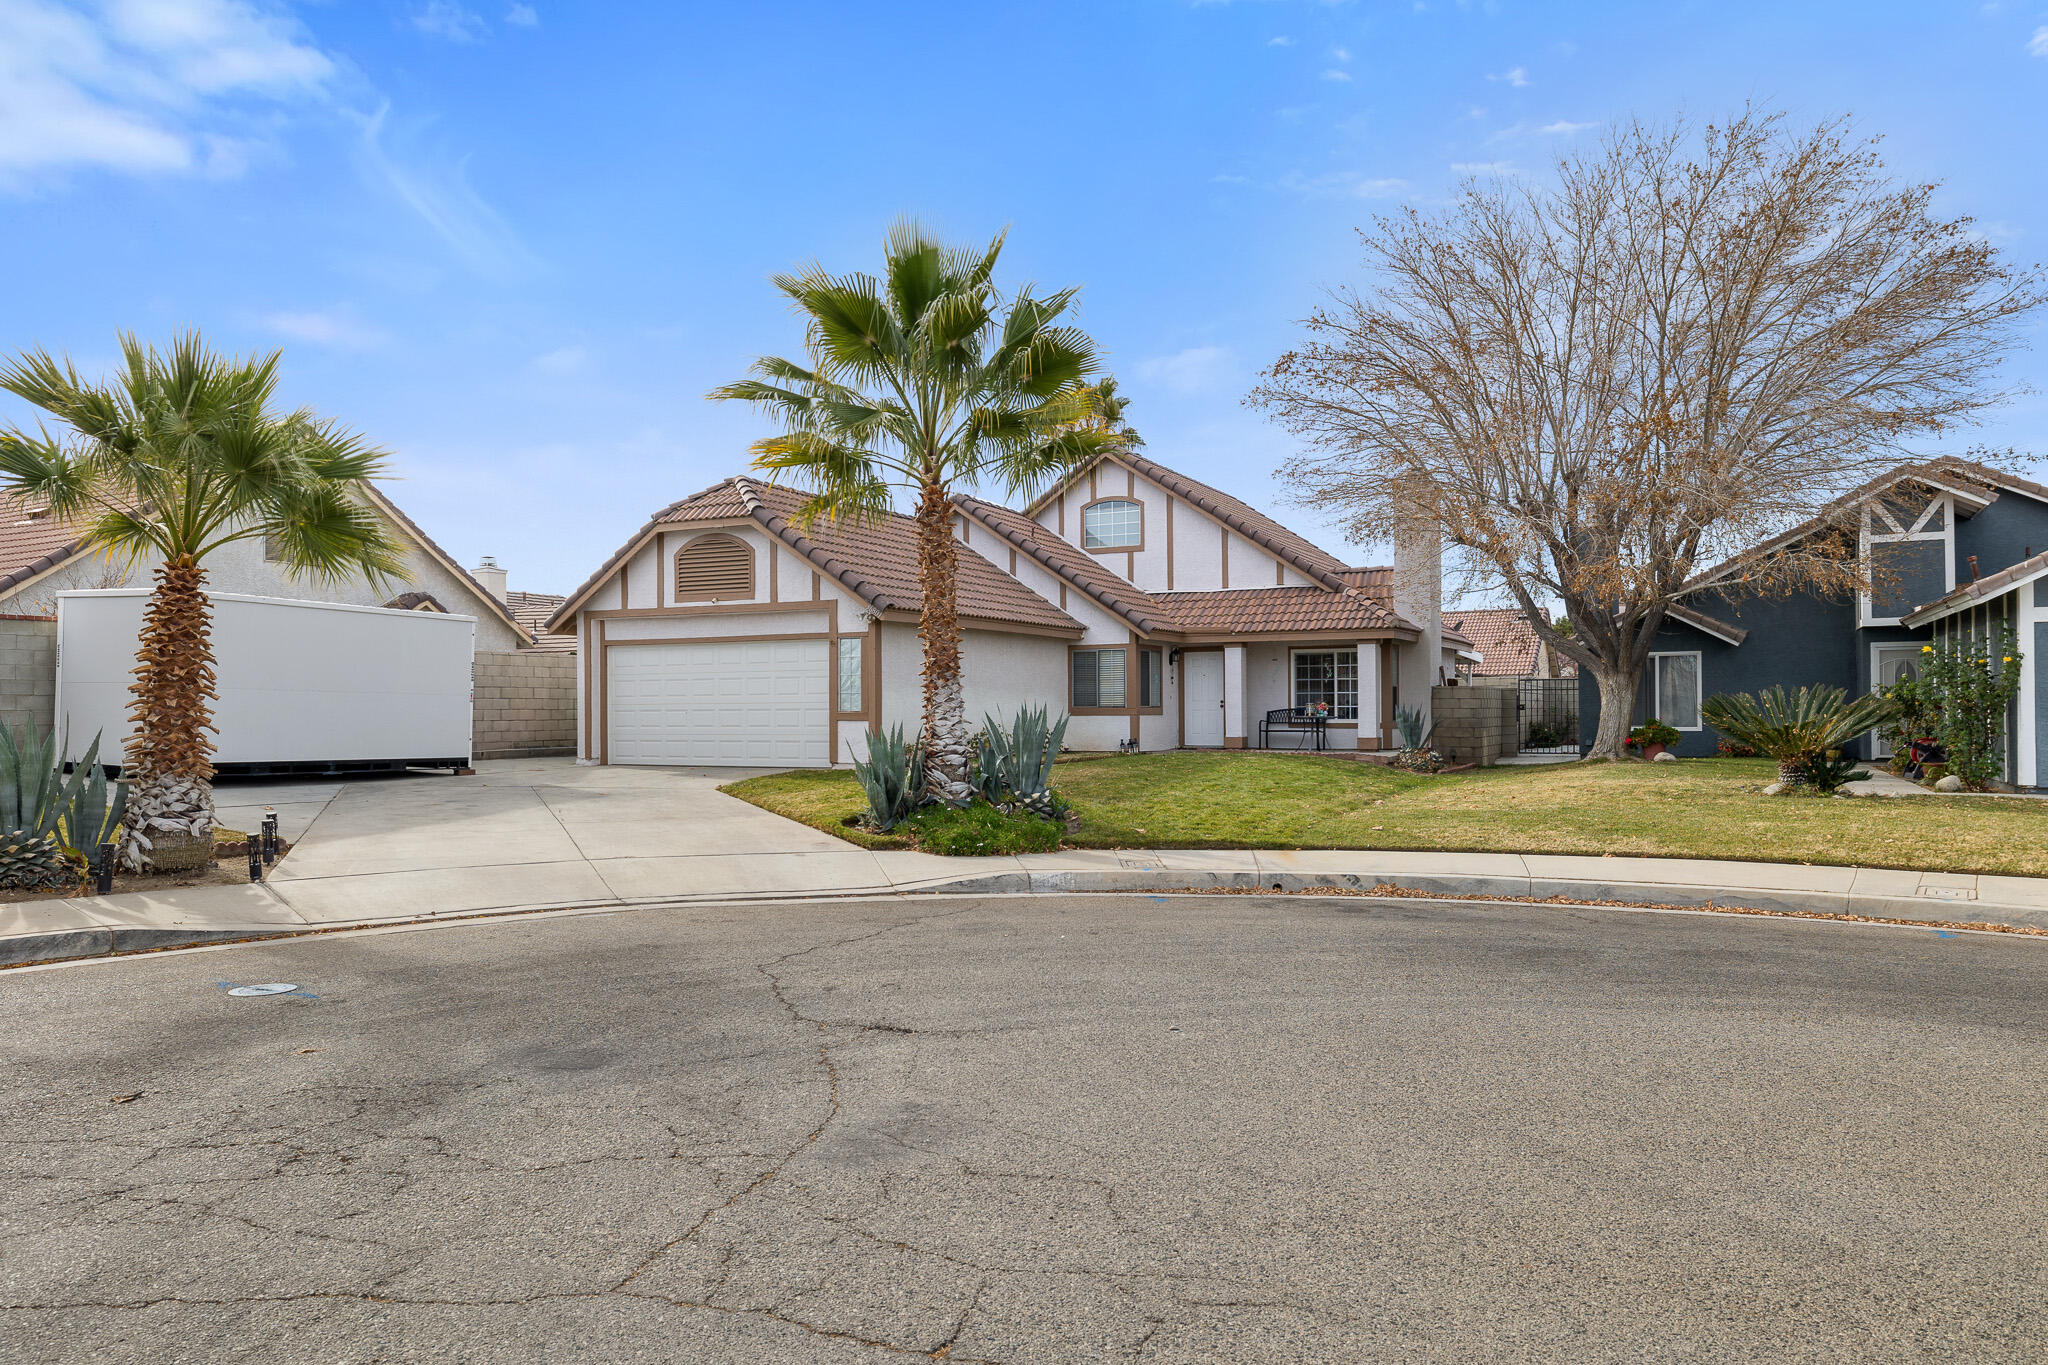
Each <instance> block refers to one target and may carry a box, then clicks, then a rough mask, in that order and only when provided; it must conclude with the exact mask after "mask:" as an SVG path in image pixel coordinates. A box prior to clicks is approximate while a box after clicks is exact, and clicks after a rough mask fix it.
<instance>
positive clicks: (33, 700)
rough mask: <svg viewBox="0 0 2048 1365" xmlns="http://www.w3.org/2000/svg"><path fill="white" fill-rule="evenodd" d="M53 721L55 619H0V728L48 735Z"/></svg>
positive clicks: (31, 617) (21, 617)
mask: <svg viewBox="0 0 2048 1365" xmlns="http://www.w3.org/2000/svg"><path fill="white" fill-rule="evenodd" d="M56 718H57V618H56V617H54V616H0V725H5V726H6V727H7V728H8V729H9V730H10V731H13V732H15V733H19V732H20V730H21V727H22V722H24V721H31V720H32V721H34V722H35V723H36V729H37V731H38V732H39V733H41V734H48V733H49V732H50V727H51V726H52V725H54V724H55V723H56Z"/></svg>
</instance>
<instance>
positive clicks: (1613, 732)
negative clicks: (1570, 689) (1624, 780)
mask: <svg viewBox="0 0 2048 1365" xmlns="http://www.w3.org/2000/svg"><path fill="white" fill-rule="evenodd" d="M1610 668H1611V665H1601V666H1595V667H1594V668H1593V670H1592V671H1593V681H1594V682H1595V683H1596V684H1598V686H1599V688H1600V728H1599V730H1598V731H1596V732H1595V733H1594V735H1593V747H1592V748H1591V749H1590V750H1588V751H1587V753H1586V757H1587V758H1604V759H1608V760H1610V761H1612V760H1616V759H1622V758H1626V757H1628V746H1627V744H1626V741H1627V739H1628V732H1629V731H1630V729H1632V728H1633V727H1634V725H1635V714H1636V688H1637V685H1638V683H1639V681H1640V678H1639V675H1637V674H1635V673H1625V672H1620V671H1610Z"/></svg>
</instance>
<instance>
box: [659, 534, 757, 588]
mask: <svg viewBox="0 0 2048 1365" xmlns="http://www.w3.org/2000/svg"><path fill="white" fill-rule="evenodd" d="M753 595H754V547H753V546H751V545H749V544H747V542H745V541H744V540H741V539H740V538H739V537H738V536H727V535H709V536H698V537H697V538H696V539H695V540H693V541H691V542H690V543H689V544H687V545H685V546H684V547H683V548H682V549H680V550H678V551H676V601H678V602H718V601H727V600H733V599H744V598H750V597H752V596H753Z"/></svg>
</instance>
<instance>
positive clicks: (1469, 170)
mask: <svg viewBox="0 0 2048 1365" xmlns="http://www.w3.org/2000/svg"><path fill="white" fill-rule="evenodd" d="M1451 172H1452V174H1454V175H1520V174H1521V173H1522V172H1521V170H1520V168H1518V167H1517V166H1516V165H1515V163H1514V162H1512V161H1453V162H1452V163H1451Z"/></svg>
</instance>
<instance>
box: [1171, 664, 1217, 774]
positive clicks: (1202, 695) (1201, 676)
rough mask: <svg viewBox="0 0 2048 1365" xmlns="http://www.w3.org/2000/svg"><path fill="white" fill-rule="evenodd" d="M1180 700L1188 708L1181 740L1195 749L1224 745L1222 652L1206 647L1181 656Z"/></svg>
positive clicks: (1214, 747) (1215, 747)
mask: <svg viewBox="0 0 2048 1365" xmlns="http://www.w3.org/2000/svg"><path fill="white" fill-rule="evenodd" d="M1180 685H1181V700H1182V701H1183V703H1184V704H1185V705H1186V707H1187V719H1186V722H1185V724H1186V727H1187V728H1186V730H1185V731H1184V732H1183V733H1182V734H1181V737H1180V742H1181V743H1182V744H1185V745H1187V746H1189V747H1190V748H1195V749H1220V748H1222V747H1223V651H1222V650H1220V649H1205V650H1200V651H1188V652H1184V653H1183V654H1182V655H1181V656H1180Z"/></svg>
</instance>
